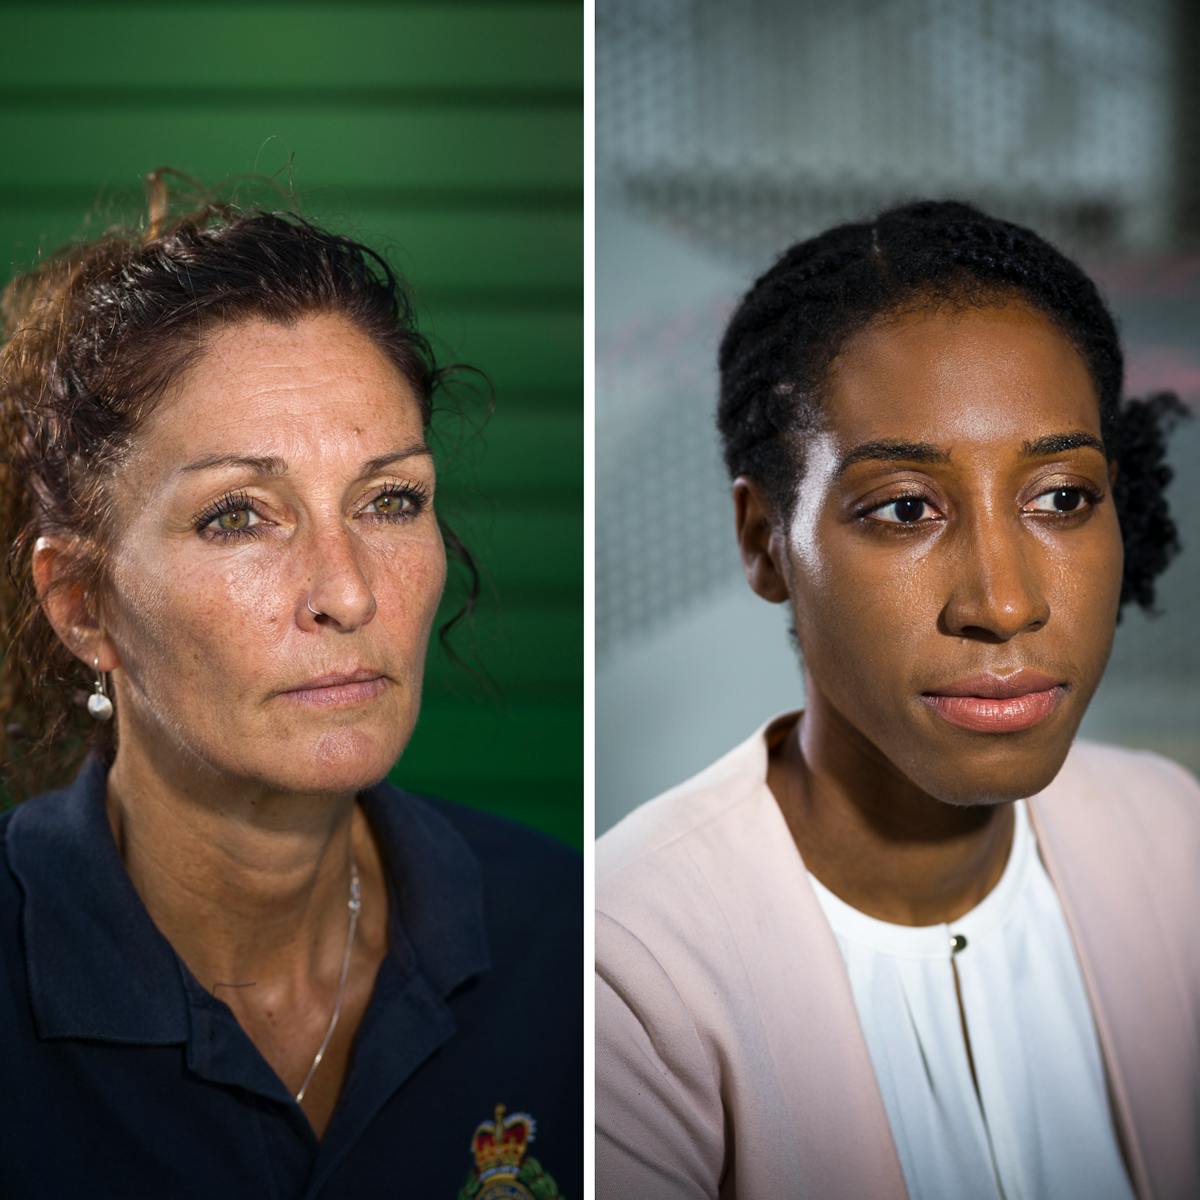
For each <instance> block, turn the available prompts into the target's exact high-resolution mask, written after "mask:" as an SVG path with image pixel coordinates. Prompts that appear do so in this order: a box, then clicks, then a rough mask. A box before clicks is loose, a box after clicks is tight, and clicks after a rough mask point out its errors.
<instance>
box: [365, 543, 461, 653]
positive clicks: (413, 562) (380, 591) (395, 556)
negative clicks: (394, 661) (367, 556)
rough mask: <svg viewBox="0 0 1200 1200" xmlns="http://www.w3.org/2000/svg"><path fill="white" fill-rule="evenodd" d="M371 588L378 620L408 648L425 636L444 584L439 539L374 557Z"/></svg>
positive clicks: (444, 563)
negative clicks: (376, 607)
mask: <svg viewBox="0 0 1200 1200" xmlns="http://www.w3.org/2000/svg"><path fill="white" fill-rule="evenodd" d="M373 568H374V569H373V570H372V581H371V586H372V590H373V592H374V594H375V602H376V605H377V606H378V616H377V619H382V620H383V621H384V623H386V625H387V626H388V628H389V629H391V630H393V631H394V634H395V636H397V637H398V638H400V639H401V640H402V641H403V642H404V643H405V644H406V645H408V646H413V647H416V646H419V645H420V644H421V643H423V642H424V640H425V639H426V638H428V636H429V631H430V629H431V628H432V626H433V620H434V616H435V614H436V613H437V608H438V603H439V602H440V600H441V598H442V591H443V589H444V588H445V584H446V554H445V551H444V550H443V548H442V542H441V538H440V537H431V538H423V539H421V540H419V541H413V542H411V543H408V544H405V545H400V546H394V547H392V548H391V549H390V550H389V551H387V552H384V553H382V554H380V555H378V556H377V558H376V561H375V562H374V564H373Z"/></svg>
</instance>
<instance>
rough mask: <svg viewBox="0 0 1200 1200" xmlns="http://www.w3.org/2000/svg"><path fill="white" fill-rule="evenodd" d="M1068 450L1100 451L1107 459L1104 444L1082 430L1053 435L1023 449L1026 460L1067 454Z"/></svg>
mask: <svg viewBox="0 0 1200 1200" xmlns="http://www.w3.org/2000/svg"><path fill="white" fill-rule="evenodd" d="M1068 450H1098V451H1099V452H1100V453H1101V454H1104V455H1105V457H1106V458H1107V457H1108V456H1107V454H1106V452H1105V449H1104V443H1103V442H1102V441H1101V440H1100V439H1099V438H1098V437H1094V436H1093V435H1092V434H1090V433H1084V432H1083V431H1082V430H1079V431H1076V432H1073V433H1051V434H1047V435H1046V436H1045V437H1040V438H1038V439H1036V440H1035V441H1032V442H1026V443H1025V444H1024V445H1023V446H1022V447H1021V454H1022V455H1023V456H1024V457H1025V458H1046V457H1048V456H1049V455H1051V454H1065V453H1066V452H1067V451H1068Z"/></svg>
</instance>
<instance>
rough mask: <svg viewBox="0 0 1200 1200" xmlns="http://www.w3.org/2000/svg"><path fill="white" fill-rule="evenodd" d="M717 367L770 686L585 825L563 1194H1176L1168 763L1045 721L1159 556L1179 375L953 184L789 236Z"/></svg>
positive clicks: (1196, 1158)
mask: <svg viewBox="0 0 1200 1200" xmlns="http://www.w3.org/2000/svg"><path fill="white" fill-rule="evenodd" d="M720 371H721V396H720V403H719V408H718V424H719V427H720V432H721V436H722V439H723V443H724V450H725V458H726V462H727V465H728V467H729V471H730V475H731V478H732V480H733V500H734V511H735V518H736V528H737V537H738V543H739V547H740V550H741V556H742V561H743V564H744V567H745V572H746V578H747V581H748V582H749V584H750V587H751V588H752V589H753V590H754V591H755V592H756V593H757V594H758V595H759V596H761V597H762V598H764V599H765V600H768V601H770V602H772V603H777V604H785V605H787V606H788V609H789V612H790V616H791V618H792V627H793V634H794V638H795V641H796V643H797V644H798V646H799V649H800V652H801V654H802V658H803V669H804V682H805V695H806V706H805V709H804V712H803V713H790V714H787V715H784V716H781V717H779V718H777V719H775V720H773V721H771V722H769V723H768V724H766V725H765V726H764V727H763V728H762V729H760V730H759V731H758V732H757V733H756V734H755V735H754V736H753V737H751V738H750V739H749V740H748V741H747V742H745V743H744V744H743V745H741V746H739V747H737V748H736V749H734V750H733V751H731V752H730V753H729V754H727V755H726V756H725V757H724V758H722V759H720V760H719V761H718V762H717V763H716V764H714V765H713V766H712V767H710V768H709V769H708V770H706V771H704V772H703V773H701V774H700V775H698V776H697V777H696V778H694V779H692V780H690V781H689V782H687V783H684V784H682V785H680V786H679V787H677V788H675V789H674V790H672V791H670V792H668V793H666V794H665V795H663V796H661V797H660V798H658V799H657V800H654V801H651V802H650V803H649V804H647V805H645V806H643V807H642V808H641V809H639V810H637V811H636V812H635V813H633V814H632V815H631V816H629V817H628V818H626V820H625V821H623V822H622V823H621V824H620V825H618V826H617V827H616V828H615V829H613V830H612V831H611V832H609V833H608V834H607V835H606V836H605V837H604V838H603V839H601V842H600V846H599V851H598V865H597V896H598V908H599V915H598V917H597V931H596V959H597V974H598V980H597V1001H596V1006H597V1007H596V1023H597V1064H596V1074H597V1102H596V1104H597V1152H596V1161H597V1183H598V1186H597V1195H598V1196H601V1197H605V1198H608V1197H612V1198H613V1200H617V1198H618V1197H625V1196H638V1197H639V1198H641V1200H665V1198H667V1197H670V1198H683V1197H688V1198H693V1197H694V1198H697V1200H699V1198H700V1197H718V1196H719V1197H721V1198H722V1200H725V1198H732V1197H740V1198H741V1200H759V1198H763V1197H768V1196H789V1197H812V1198H814V1200H817V1198H819V1200H828V1198H833V1197H838V1198H840V1197H849V1196H855V1197H860V1196H861V1197H866V1196H870V1197H872V1198H873V1200H875V1198H881V1197H896V1198H900V1197H903V1196H906V1195H907V1196H910V1197H914V1198H920V1200H927V1198H935V1197H936V1198H938V1200H959V1198H962V1197H971V1198H972V1200H980V1198H996V1200H1000V1198H1002V1197H1010V1198H1011V1197H1015V1196H1021V1197H1024V1198H1025V1200H1032V1198H1034V1197H1042V1198H1045V1200H1051V1198H1060V1197H1075V1196H1079V1197H1083V1196H1087V1197H1089V1198H1091V1200H1097V1198H1099V1197H1106V1198H1112V1200H1127V1198H1128V1197H1131V1196H1134V1195H1136V1196H1141V1197H1149V1196H1151V1195H1153V1196H1155V1197H1184V1196H1190V1195H1192V1194H1194V1190H1195V1183H1196V1179H1197V1178H1200V1092H1198V1091H1197V1087H1196V1081H1197V1079H1200V1044H1198V1042H1197V1029H1200V942H1198V941H1197V939H1196V938H1195V936H1194V932H1193V928H1192V926H1193V923H1194V914H1195V913H1196V912H1197V910H1198V909H1200V788H1198V787H1197V785H1196V781H1195V780H1194V779H1193V778H1192V777H1191V776H1190V775H1188V773H1187V772H1186V771H1184V770H1183V769H1182V768H1180V767H1178V766H1176V765H1174V764H1173V763H1170V762H1167V761H1166V760H1164V759H1161V758H1159V757H1157V756H1155V755H1149V754H1137V753H1133V752H1130V751H1124V750H1119V749H1116V748H1113V747H1104V746H1095V745H1088V744H1087V743H1083V742H1079V743H1076V742H1075V741H1074V738H1075V733H1076V731H1077V729H1078V728H1079V723H1080V720H1081V718H1082V717H1083V714H1084V710H1085V709H1086V707H1087V705H1088V702H1089V701H1090V699H1091V697H1092V695H1093V693H1094V691H1095V689H1096V686H1097V684H1098V683H1099V681H1100V677H1101V675H1102V673H1103V671H1104V667H1105V664H1106V663H1107V661H1108V656H1109V651H1110V649H1111V646H1112V640H1113V634H1114V630H1115V628H1116V624H1117V620H1118V616H1119V613H1120V610H1121V607H1122V605H1124V604H1126V603H1137V604H1140V605H1143V606H1146V607H1150V606H1151V605H1152V604H1153V600H1154V580H1155V577H1156V576H1157V575H1158V574H1159V573H1160V572H1161V571H1162V570H1163V569H1164V567H1165V566H1166V565H1167V563H1168V561H1169V560H1170V558H1171V556H1172V554H1173V553H1174V551H1175V550H1176V549H1177V541H1176V536H1175V528H1174V525H1173V523H1172V522H1171V519H1170V516H1169V514H1168V511H1167V507H1166V502H1165V499H1164V495H1163V492H1164V487H1165V485H1166V483H1167V481H1168V480H1169V478H1170V472H1169V471H1168V470H1167V469H1166V467H1165V465H1164V463H1163V455H1164V424H1165V423H1166V422H1167V421H1168V420H1169V419H1170V418H1171V417H1172V416H1173V415H1174V414H1175V413H1177V412H1178V411H1179V408H1180V405H1179V403H1178V401H1177V400H1175V399H1174V397H1170V396H1158V397H1154V398H1152V399H1150V400H1149V401H1137V400H1130V399H1128V398H1126V397H1125V396H1124V395H1123V393H1122V386H1123V365H1122V354H1121V348H1120V343H1119V341H1118V338H1117V333H1116V329H1115V326H1114V324H1113V321H1112V318H1111V317H1110V315H1109V313H1108V311H1107V309H1106V307H1105V305H1104V303H1103V301H1102V300H1101V298H1100V296H1099V294H1098V293H1097V291H1096V288H1095V286H1094V285H1093V284H1092V283H1091V281H1090V280H1089V279H1088V278H1087V277H1086V275H1084V273H1083V272H1082V271H1081V270H1080V269H1079V267H1077V266H1076V265H1075V264H1074V263H1073V262H1071V261H1070V260H1069V259H1067V258H1065V257H1064V256H1063V255H1062V254H1060V253H1059V252H1058V251H1057V250H1055V249H1054V248H1053V247H1051V246H1050V245H1049V244H1048V243H1046V242H1045V241H1043V240H1042V239H1041V238H1039V237H1038V236H1037V235H1036V234H1034V233H1032V232H1031V231H1029V230H1027V229H1023V228H1021V227H1019V226H1015V225H1012V224H1009V223H1008V222H1005V221H1001V220H997V219H995V218H993V217H989V216H987V215H986V214H984V213H981V212H979V211H978V210H977V209H975V208H972V207H970V206H968V205H964V204H957V203H951V202H922V203H916V204H911V205H906V206H904V207H901V208H897V209H893V210H891V211H888V212H885V213H882V214H881V215H880V216H879V217H878V218H876V219H875V220H874V221H869V222H862V223H855V224H851V225H844V226H840V227H838V228H835V229H832V230H829V231H827V232H825V233H823V234H821V235H820V236H818V237H815V238H812V239H811V240H809V241H805V242H802V243H800V244H798V245H796V246H794V247H792V248H791V249H790V250H789V251H788V252H787V253H786V254H784V255H783V257H782V258H781V259H780V260H779V262H778V263H776V264H775V266H774V267H772V268H771V269H770V270H769V271H768V272H767V273H766V274H765V275H763V276H762V278H761V279H759V280H758V281H757V283H755V285H754V286H753V287H752V288H751V290H750V291H749V293H748V294H747V295H746V296H745V298H744V299H743V301H742V303H741V305H740V306H739V308H738V309H737V311H736V312H735V313H734V315H733V318H732V319H731V321H730V323H729V327H728V329H727V331H726V333H725V337H724V340H723V342H722V345H721V350H720ZM748 669H752V668H750V667H748Z"/></svg>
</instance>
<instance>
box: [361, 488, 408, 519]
mask: <svg viewBox="0 0 1200 1200" xmlns="http://www.w3.org/2000/svg"><path fill="white" fill-rule="evenodd" d="M372 506H374V508H375V511H376V512H377V513H379V515H380V516H383V517H395V516H399V515H400V514H401V513H403V512H405V511H406V510H407V509H409V508H411V507H412V501H411V500H410V499H409V498H408V497H407V496H402V495H400V494H399V493H397V492H385V493H384V494H383V495H382V496H376V497H375V499H374V500H372V501H371V503H370V504H368V505H367V507H368V508H370V507H372Z"/></svg>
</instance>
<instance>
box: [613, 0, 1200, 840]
mask: <svg viewBox="0 0 1200 1200" xmlns="http://www.w3.org/2000/svg"><path fill="white" fill-rule="evenodd" d="M1197 51H1200V4H1196V3H1194V2H1192V0H1052V2H1046V0H994V2H991V0H836V2H834V3H828V2H826V3H819V4H818V3H812V2H810V0H790V2H778V0H757V2H750V0H742V2H738V0H724V2H723V3H721V2H717V0H597V4H596V186H597V199H596V286H597V297H596V355H597V370H596V832H597V833H602V832H603V831H604V830H605V829H607V828H608V827H609V826H610V825H612V824H613V823H614V822H615V821H617V820H618V819H619V818H620V817H621V816H622V815H624V814H625V813H626V812H628V811H629V810H630V809H631V808H633V807H634V806H635V805H637V804H639V803H641V802H642V801H643V800H646V799H648V798H649V797H651V796H653V795H654V794H656V793H657V792H659V791H661V790H663V789H664V788H666V787H669V786H670V785H672V784H674V783H677V782H679V781H680V780H682V779H684V778H686V777H687V776H688V775H690V774H692V773H693V772H695V771H696V770H699V769H700V768H702V767H704V766H705V765H707V764H708V763H709V762H711V761H712V760H713V759H715V758H716V757H717V756H718V755H719V754H721V753H723V752H724V751H725V750H727V749H729V748H730V747H732V746H733V745H734V744H735V743H736V742H738V741H739V740H741V739H742V738H744V737H746V736H747V735H748V734H749V733H751V732H752V731H753V729H754V728H755V727H756V726H757V725H758V724H760V723H761V722H763V721H765V720H766V719H767V718H768V717H770V716H772V715H773V714H775V713H777V712H781V711H784V710H785V709H789V708H795V707H799V706H801V705H802V704H803V701H804V697H803V687H802V682H801V676H800V672H799V668H798V665H797V663H796V660H795V657H794V654H793V651H792V649H791V646H790V644H789V641H788V638H787V634H786V627H785V612H784V609H783V608H781V607H775V606H770V605H767V604H765V603H763V602H762V601H761V600H759V599H757V598H756V597H755V596H754V595H752V594H751V592H750V591H749V589H748V588H747V587H746V584H745V582H744V580H743V576H742V571H741V565H740V562H739V560H738V557H737V553H736V548H735V544H734V539H733V520H732V510H731V506H730V502H729V498H728V482H727V479H726V477H725V474H724V470H723V468H722V466H721V464H720V459H719V454H718V449H717V439H716V434H715V430H714V426H713V412H714V408H715V404H716V369H715V358H716V346H717V342H718V339H719V337H720V334H721V331H722V329H723V326H724V323H725V321H726V319H727V318H728V316H729V314H730V312H731V311H732V308H733V306H734V305H735V304H736V302H737V300H738V299H739V298H740V296H741V294H742V293H743V292H744V290H745V289H746V288H747V287H748V286H749V284H750V283H751V282H752V280H753V279H754V278H755V277H756V276H757V275H758V274H759V273H760V272H761V271H763V270H765V269H766V267H767V266H768V265H769V264H770V263H771V261H773V259H774V258H775V257H776V256H777V255H778V254H779V253H780V252H782V251H783V250H784V249H785V248H786V247H787V246H788V245H790V244H791V243H792V242H795V241H797V240H799V239H801V238H804V237H807V236H809V235H811V234H813V233H816V232H818V231H819V230H820V229H822V228H824V227H826V226H828V225H830V224H833V223H835V222H838V221H843V220H848V219H852V218H856V217H862V216H869V215H871V214H872V213H873V212H874V211H876V210H878V209H880V208H882V207H884V206H885V205H888V204H891V203H894V202H896V201H899V200H904V199H911V198H913V197H915V196H919V195H925V196H935V197H943V196H954V197H958V198H963V199H968V200H972V201H974V202H976V203H978V204H981V205H982V206H984V207H985V208H987V209H988V210H990V211H992V212H994V213H996V214H997V215H1000V216H1003V217H1007V218H1009V219H1011V220H1015V221H1019V222H1022V223H1025V224H1028V225H1031V226H1032V227H1033V228H1035V229H1036V230H1038V232H1040V233H1042V234H1043V235H1045V236H1048V237H1050V238H1051V239H1052V240H1054V241H1055V242H1056V243H1057V244H1059V245H1060V246H1061V247H1062V248H1063V249H1064V250H1065V251H1067V252H1068V253H1070V254H1072V255H1074V256H1076V257H1077V258H1078V259H1079V260H1080V261H1081V262H1082V263H1083V265H1084V266H1085V267H1086V268H1087V269H1088V270H1089V271H1090V272H1091V273H1092V274H1093V276H1094V277H1095V278H1096V279H1097V280H1098V282H1099V283H1100V285H1101V288H1102V290H1103V291H1104V292H1105V294H1106V296H1107V297H1108V299H1109V301H1110V303H1111V304H1112V306H1113V308H1114V310H1115V312H1116V314H1117V316H1118V319H1119V321H1120V323H1121V327H1122V332H1123V335H1124V338H1125V348H1126V353H1127V357H1128V361H1129V367H1130V372H1129V390H1130V391H1131V393H1133V394H1138V393H1139V392H1144V391H1146V390H1148V389H1158V388H1173V389H1175V390H1177V391H1178V392H1179V393H1180V394H1181V395H1182V396H1183V397H1184V398H1185V400H1187V401H1188V402H1189V404H1190V405H1191V406H1192V407H1193V408H1195V407H1197V402H1198V401H1200V74H1198V73H1197V71H1196V69H1195V62H1196V55H1197ZM1172 462H1173V464H1174V466H1175V469H1176V479H1175V482H1174V484H1173V485H1172V490H1171V493H1170V495H1171V500H1172V505H1173V508H1174V511H1175V514H1176V517H1177V520H1178V522H1179V525H1180V529H1181V534H1182V538H1183V541H1184V544H1185V551H1184V554H1183V555H1182V556H1181V557H1180V558H1179V559H1178V560H1177V561H1176V563H1175V565H1174V566H1173V567H1172V568H1171V570H1170V571H1169V572H1168V573H1167V575H1166V576H1165V577H1164V579H1163V580H1162V582H1161V585H1160V601H1159V604H1160V608H1161V609H1162V615H1161V616H1159V617H1157V618H1155V619H1148V618H1146V617H1145V616H1143V615H1142V614H1141V612H1140V611H1137V612H1127V613H1126V616H1125V618H1124V620H1123V621H1122V623H1121V626H1120V629H1119V630H1118V633H1117V642H1116V649H1115V651H1114V654H1113V659H1112V662H1111V665H1110V667H1109V670H1108V674H1107V676H1106V677H1105V681H1104V683H1103V684H1102V685H1101V689H1100V691H1099V693H1098V694H1097V697H1096V699H1095V701H1094V703H1093V705H1092V708H1091V710H1090V712H1089V714H1088V717H1087V719H1086V721H1085V724H1084V729H1083V733H1084V735H1085V736H1089V737H1094V738H1101V739H1104V740H1108V741H1115V742H1118V743H1121V744H1124V745H1127V746H1135V747H1148V748H1152V749H1155V750H1159V751H1161V752H1163V753H1166V754H1169V755H1170V756H1172V757H1173V758H1175V759H1177V760H1179V761H1181V762H1184V763H1187V764H1188V765H1189V766H1190V767H1191V768H1192V769H1193V770H1200V641H1198V639H1197V637H1196V634H1195V630H1194V621H1195V615H1196V611H1197V607H1198V604H1197V602H1198V600H1200V421H1191V422H1187V423H1185V424H1184V425H1183V426H1181V427H1180V428H1179V429H1178V431H1177V432H1176V434H1175V437H1174V440H1173V444H1172Z"/></svg>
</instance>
